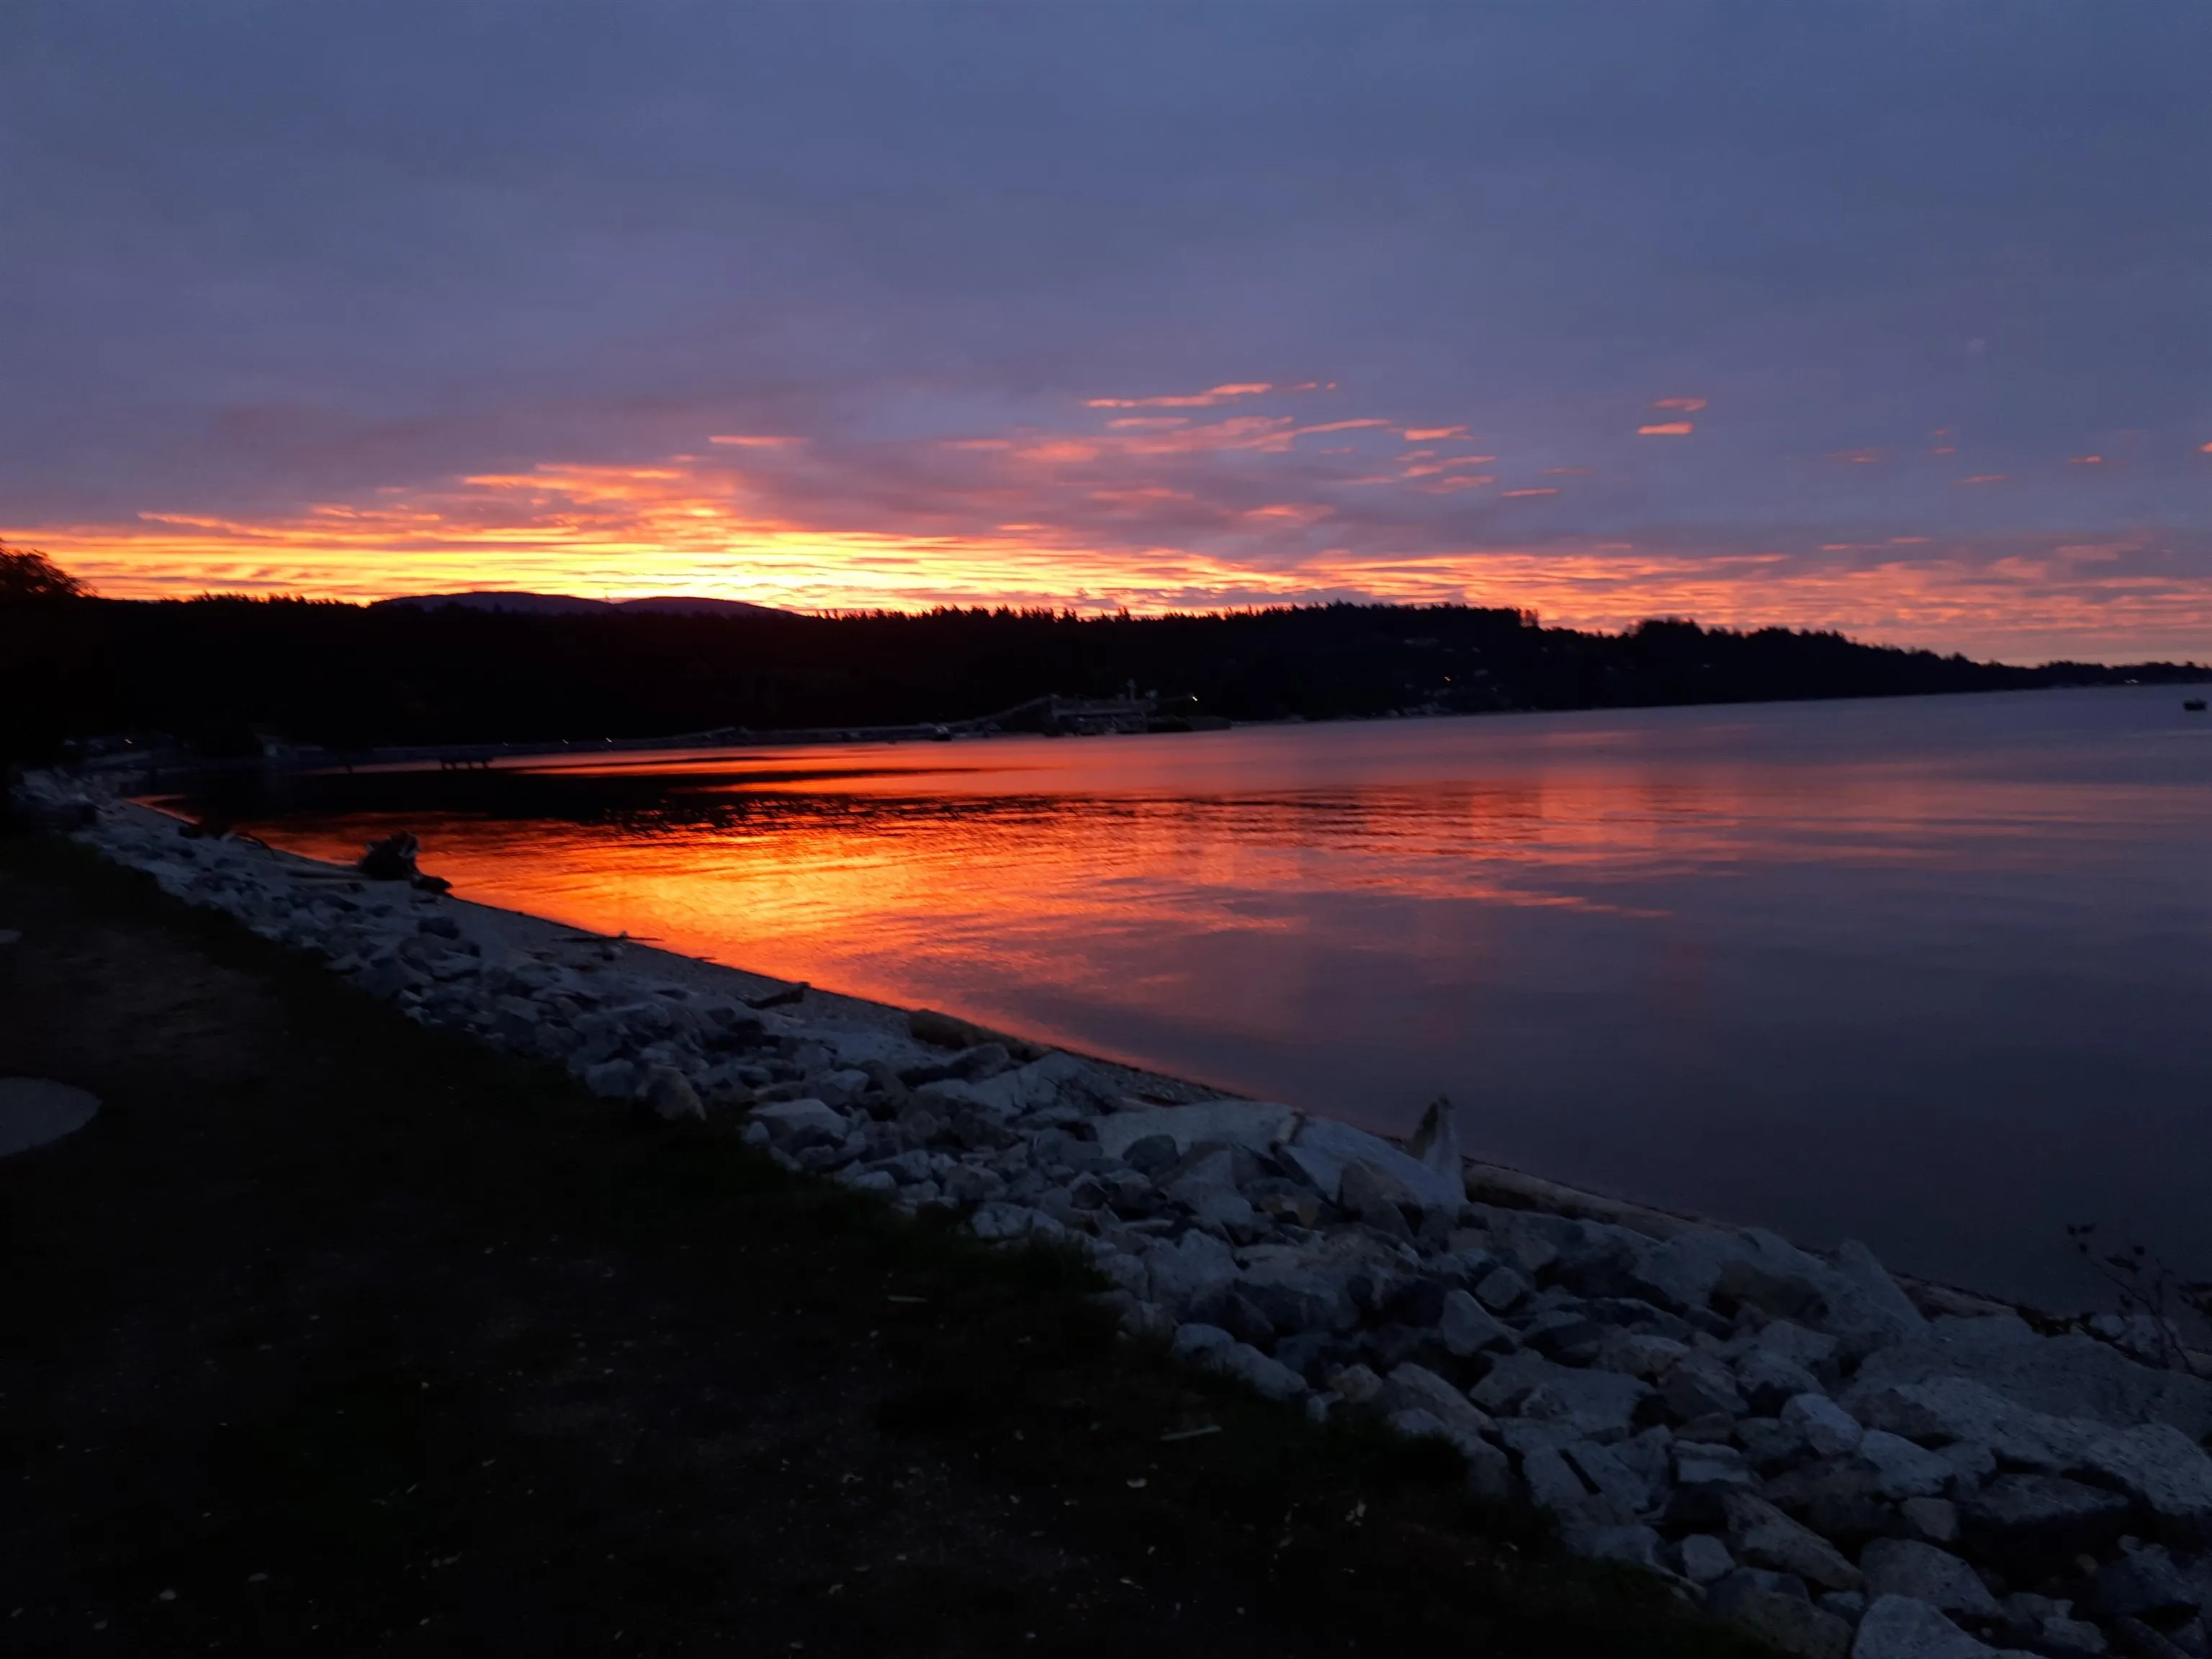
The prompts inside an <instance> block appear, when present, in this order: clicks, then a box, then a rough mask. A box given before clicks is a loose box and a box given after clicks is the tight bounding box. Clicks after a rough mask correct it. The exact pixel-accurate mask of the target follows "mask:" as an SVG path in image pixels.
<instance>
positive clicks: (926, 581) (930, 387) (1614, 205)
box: [0, 0, 2212, 661]
mask: <svg viewBox="0 0 2212 1659" xmlns="http://www.w3.org/2000/svg"><path fill="white" fill-rule="evenodd" d="M2208 82H2212V9H2207V8H2205V7H2203V5H2201V4H2198V3H2195V0H2179V3H2159V0H2143V3H2136V4H2130V5H2128V6H2124V7H2094V8H2092V7H2085V6H2081V5H2079V4H2078V3H2067V4H2043V3H2035V0H2005V3H1996V4H1978V3H1971V0H1958V3H1948V4H1933V3H1924V0H1911V3H1899V4H1876V3H1866V4H1831V5H1825V6H1818V7H1808V6H1795V5H1778V4H1771V3H1756V4H1725V5H1710V4H1696V3H1688V0H1683V3H1668V4H1654V3H1634V4H1625V5H1606V4H1584V3H1579V0H1552V3H1546V4H1541V5H1538V4H1498V5H1485V4H1478V3H1472V0H1461V3H1455V4H1451V5H1449V6H1443V7H1439V8H1426V7H1421V6H1415V5H1407V4H1365V3H1357V4H1336V5H1293V4H1289V3H1281V4H1251V3H1237V4H1229V5H1206V4H1197V5H1175V4H1144V5H1136V4H1103V3H1102V4H1076V3H1065V4H1061V3H1048V4H1047V3H1041V4H997V5H951V4H926V3H908V4H898V5H886V6H877V5H867V4H857V3H854V4H811V5H795V4H794V5H781V6H773V7H763V8H750V7H747V6H744V5H739V4H734V3H721V0H716V3H702V4H682V3H656V4H650V5H646V4H617V3H599V4H592V5H574V4H565V3H559V0H538V3H533V4H531V5H527V6H522V5H512V4H496V3H439V4H436V5H428V6H412V5H409V4H405V3H378V4H374V5H371V4H366V3H359V4H349V3H334V4H327V5H316V6H300V5H295V4H279V5H268V6H262V5H244V4H236V3H224V0H211V3H204V4H200V5H196V6H191V7H176V6H172V5H167V4H159V5H156V4H150V3H149V4H133V5H119V6H118V5H105V4H101V3H98V0H67V3H62V4H51V5H48V4H40V3H29V0H9V3H8V4H6V5H5V6H4V7H0V393H4V395H0V536H4V538H6V539H7V540H8V541H9V543H11V544H18V545H26V546H32V547H37V548H40V549H43V550H46V552H48V553H49V554H50V555H52V556H53V557H54V558H55V559H56V560H57V561H58V562H60V563H62V564H63V565H64V567H65V568H69V569H70V570H72V571H74V572H76V573H77V574H80V575H82V576H84V577H85V578H87V579H88V580H90V581H91V582H92V583H93V584H94V586H95V587H96V588H97V589H98V590H99V591H100V592H105V593H108V594H112V595H116V596H121V597H161V596H167V595H186V594H191V593H196V592H204V591H235V592H263V593H267V592H301V593H307V594H313V595H318V596H325V597H341V598H349V599H363V598H373V597H380V596H384V595H388V594H392V593H399V592H446V591H452V590H454V589H459V588H492V587H520V588H534V589H538V590H539V591H549V592H581V593H587V594H592V595H595V596H613V597H623V596H631V595H638V594H645V593H661V592H696V593H711V594H717V595H721V596H725V597H730V598H738V599H754V600H758V601H761V602H764V603H769V604H775V605H790V606H793V607H796V608H805V609H816V608H837V609H854V608H873V607H879V606H887V607H896V608H901V609H914V608H921V607H927V606H929V605H939V604H948V603H957V604H975V603H990V604H997V603H1013V604H1024V605H1054V606H1057V607H1063V608H1075V609H1079V610H1084V611H1111V610H1114V609H1116V608H1121V607H1126V608H1127V609H1129V610H1131V611H1139V612H1144V611H1164V610H1178V609H1180V610H1189V609H1214V608H1222V607H1239V606H1246V605H1261V604H1274V603H1284V602H1289V601H1300V602H1308V601H1315V600H1322V599H1402V600H1409V601H1424V602H1426V601H1437V600H1453V601H1462V600H1464V601H1466V602H1469V603H1474V604H1486V605H1521V606H1524V607H1527V608H1530V609H1533V610H1534V611H1537V612H1538V613H1539V614H1540V615H1541V617H1542V618H1543V620H1545V621H1546V622H1547V623H1571V624H1574V625H1577V626H1595V627H1606V628H1613V627H1620V626H1623V625H1626V624H1627V623H1632V622H1634V621H1635V620H1637V619H1638V618H1640V617H1647V616H1693V617H1698V618H1699V619H1701V620H1704V621H1706V622H1709V623H1727V624H1730V625H1736V626H1748V625H1759V624H1766V623H1784V624H1788V625H1791V626H1800V627H1836V628H1841V629H1844V630H1845V631H1846V632H1849V633H1851V634H1853V635H1857V636H1858V637H1861V638H1865V639H1870V640H1877V641H1883V642H1888V643H1899V644H1909V645H1920V646H1928V647H1934V648H1936V649H1940V650H1943V651H1947V652H1948V651H1954V650H1958V651H1965V652H1967V653H1972V654H1975V655H1980V656H1990V657H1996V658H2001V659H2008V660H2020V661H2033V660H2041V659H2047V658H2051V657H2059V656H2071V657H2078V658H2085V659H2104V660H2108V661H2109V660H2123V659H2139V658H2144V657H2153V656H2162V657H2174V658H2190V657H2193V658H2196V659H2212V120H2207V119H2206V118H2205V115H2204V100H2203V88H2204V87H2205V86H2206V84H2208Z"/></svg>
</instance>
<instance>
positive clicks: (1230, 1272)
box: [1145, 1231, 1237, 1312]
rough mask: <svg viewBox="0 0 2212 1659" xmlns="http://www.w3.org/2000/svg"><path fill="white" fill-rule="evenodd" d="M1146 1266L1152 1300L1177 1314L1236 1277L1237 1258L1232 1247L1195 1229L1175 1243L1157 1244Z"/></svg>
mask: <svg viewBox="0 0 2212 1659" xmlns="http://www.w3.org/2000/svg"><path fill="white" fill-rule="evenodd" d="M1145 1265H1146V1267H1147V1268H1148V1269H1149V1270H1150V1271H1151V1273H1152V1300H1153V1301H1155V1302H1158V1303H1159V1304H1161V1305H1162V1306H1163V1307H1165V1308H1168V1309H1170V1310H1174V1311H1177V1312H1181V1311H1183V1310H1188V1308H1189V1307H1190V1306H1191V1304H1194V1302H1196V1301H1197V1300H1198V1299H1199V1298H1200V1297H1202V1296H1205V1295H1206V1293H1207V1292H1208V1291H1213V1290H1216V1289H1218V1288H1219V1287H1220V1286H1222V1285H1226V1284H1228V1283H1229V1282H1230V1281H1231V1279H1235V1278H1236V1277H1237V1258H1236V1257H1235V1256H1234V1255H1231V1253H1230V1249H1229V1247H1228V1246H1227V1245H1226V1244H1224V1243H1222V1242H1221V1241H1220V1240H1219V1239H1218V1238H1215V1237H1213V1236H1212V1234H1210V1233H1203V1232H1199V1231H1190V1232H1188V1233H1185V1234H1184V1235H1183V1236H1182V1239H1181V1240H1180V1241H1178V1242H1176V1243H1156V1244H1154V1245H1153V1246H1152V1249H1151V1250H1150V1251H1148V1252H1147V1253H1146V1257H1145Z"/></svg>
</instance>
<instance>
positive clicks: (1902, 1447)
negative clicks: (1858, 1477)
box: [1858, 1429, 1958, 1498]
mask: <svg viewBox="0 0 2212 1659" xmlns="http://www.w3.org/2000/svg"><path fill="white" fill-rule="evenodd" d="M1858 1459H1859V1461H1860V1462H1862V1463H1864V1464H1866V1465H1867V1466H1868V1467H1869V1468H1871V1469H1873V1470H1874V1471H1875V1474H1879V1475H1880V1476H1881V1492H1882V1496H1883V1497H1885V1498H1934V1497H1936V1496H1938V1495H1939V1494H1940V1493H1941V1492H1942V1491H1943V1489H1944V1488H1945V1487H1947V1486H1949V1485H1950V1484H1951V1482H1952V1481H1953V1480H1954V1479H1955V1478H1956V1477H1957V1474H1958V1470H1957V1469H1956V1468H1954V1467H1953V1465H1952V1464H1951V1462H1950V1461H1949V1460H1948V1458H1943V1457H1939V1456H1937V1455H1936V1454H1935V1453H1934V1452H1932V1451H1924V1450H1923V1449H1921V1448H1920V1447H1918V1446H1916V1445H1914V1444H1913V1443H1911V1441H1910V1440H1907V1439H1905V1438H1904V1437H1902V1436H1900V1435H1894V1434H1890V1433H1887V1432H1886V1431H1883V1430H1881V1429H1869V1430H1868V1431H1866V1433H1865V1434H1864V1435H1863V1436H1862V1437H1860V1439H1859V1443H1858Z"/></svg>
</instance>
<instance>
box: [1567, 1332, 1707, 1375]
mask: <svg viewBox="0 0 2212 1659" xmlns="http://www.w3.org/2000/svg"><path fill="white" fill-rule="evenodd" d="M1688 1352H1690V1350H1689V1346H1688V1345H1687V1344H1686V1343H1682V1342H1678V1341H1676V1340H1674V1338H1673V1337H1671V1336H1657V1335H1653V1334H1647V1333H1645V1332H1643V1331H1625V1330H1622V1329H1621V1328H1620V1327H1619V1326H1608V1327H1607V1332H1606V1337H1605V1340H1604V1341H1602V1342H1601V1343H1600V1344H1599V1345H1598V1351H1597V1358H1595V1359H1594V1360H1593V1361H1591V1362H1590V1363H1591V1364H1595V1365H1599V1366H1601V1367H1603V1368H1604V1369H1605V1370H1609V1371H1619V1372H1620V1373H1621V1374H1622V1375H1623V1376H1640V1377H1643V1378H1644V1380H1645V1381H1646V1382H1649V1381H1650V1380H1651V1379H1652V1378H1654V1377H1657V1376H1664V1375H1665V1374H1666V1373H1667V1372H1668V1371H1669V1370H1672V1369H1673V1368H1674V1365H1675V1364H1676V1363H1677V1362H1678V1361H1679V1360H1680V1359H1681V1358H1682V1356H1683V1355H1685V1354H1686V1353H1688Z"/></svg>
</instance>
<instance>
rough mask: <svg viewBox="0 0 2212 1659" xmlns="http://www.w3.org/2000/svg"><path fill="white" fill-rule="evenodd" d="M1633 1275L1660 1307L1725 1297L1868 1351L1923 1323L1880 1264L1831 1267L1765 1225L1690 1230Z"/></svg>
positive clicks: (1859, 1258)
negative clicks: (1744, 1228)
mask: <svg viewBox="0 0 2212 1659" xmlns="http://www.w3.org/2000/svg"><path fill="white" fill-rule="evenodd" d="M1635 1278H1636V1281H1637V1284H1638V1287H1639V1289H1640V1291H1642V1292H1643V1293H1644V1294H1646V1295H1649V1296H1650V1297H1653V1298H1654V1299H1656V1300H1658V1301H1660V1302H1662V1304H1665V1305H1667V1306H1669V1307H1674V1308H1677V1309H1680V1310H1686V1311H1700V1310H1705V1309H1707V1308H1709V1307H1711V1305H1712V1303H1713V1301H1714V1298H1715V1297H1722V1298H1723V1299H1725V1300H1727V1301H1729V1302H1732V1303H1736V1304H1749V1305H1751V1306H1753V1307H1755V1308H1758V1309H1759V1310H1761V1311H1763V1312H1765V1313H1766V1314H1769V1315H1771V1316H1774V1317H1776V1318H1779V1319H1784V1320H1788V1321H1790V1322H1792V1323H1795V1324H1797V1325H1802V1326H1806V1327H1808V1328H1813V1329H1815V1330H1818V1331H1822V1332H1825V1333H1826V1334H1829V1335H1831V1336H1834V1337H1836V1338H1838V1339H1839V1340H1842V1341H1843V1342H1844V1345H1845V1346H1847V1347H1849V1348H1850V1350H1851V1351H1852V1352H1857V1353H1865V1352H1870V1351H1871V1350H1873V1349H1875V1348H1877V1347H1880V1346H1882V1345H1883V1344H1885V1343H1893V1342H1897V1341H1899V1340H1903V1339H1905V1338H1906V1337H1908V1336H1910V1335H1911V1334H1914V1333H1915V1332H1917V1331H1920V1330H1922V1329H1923V1328H1925V1324H1926V1322H1925V1321H1923V1319H1922V1318H1921V1316H1920V1315H1919V1312H1918V1310H1916V1309H1915V1308H1914V1307H1913V1306H1912V1304H1911V1300H1910V1298H1908V1297H1906V1296H1905V1293H1904V1292H1903V1291H1900V1290H1899V1289H1898V1287H1897V1285H1896V1284H1895V1282H1894V1281H1893V1280H1892V1279H1890V1278H1889V1275H1888V1274H1887V1273H1885V1272H1883V1271H1882V1269H1881V1263H1879V1262H1877V1261H1875V1260H1874V1258H1873V1257H1872V1255H1869V1254H1863V1247H1862V1251H1854V1252H1852V1253H1851V1255H1850V1262H1849V1264H1848V1266H1846V1265H1845V1264H1844V1263H1843V1262H1842V1261H1838V1263H1837V1264H1834V1265H1832V1264H1830V1263H1828V1262H1826V1261H1821V1260H1820V1258H1819V1257H1817V1256H1814V1255H1808V1253H1807V1252H1805V1251H1803V1250H1801V1249H1798V1248H1797V1247H1796V1245H1794V1244H1791V1243H1789V1241H1788V1240H1786V1239H1784V1238H1782V1237H1778V1236H1777V1235H1776V1234H1773V1233H1771V1232H1768V1231H1765V1230H1764V1229H1759V1228H1754V1229H1752V1230H1750V1231H1744V1232H1719V1231H1692V1232H1686V1233H1681V1234H1679V1235H1677V1236H1676V1237H1674V1238H1671V1239H1669V1240H1668V1241H1667V1242H1666V1243H1663V1244H1662V1245H1659V1246H1658V1247H1657V1248H1656V1249H1651V1250H1649V1251H1647V1252H1645V1253H1644V1256H1643V1258H1642V1259H1641V1261H1639V1262H1638V1265H1637V1268H1636V1273H1635Z"/></svg>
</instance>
